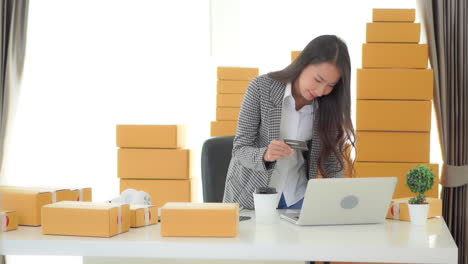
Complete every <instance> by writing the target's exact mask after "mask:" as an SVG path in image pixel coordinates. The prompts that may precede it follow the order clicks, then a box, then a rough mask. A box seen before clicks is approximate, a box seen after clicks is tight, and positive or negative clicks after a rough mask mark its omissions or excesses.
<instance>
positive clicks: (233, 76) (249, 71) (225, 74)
mask: <svg viewBox="0 0 468 264" xmlns="http://www.w3.org/2000/svg"><path fill="white" fill-rule="evenodd" d="M257 76H258V68H239V67H218V79H219V80H239V81H241V80H244V81H250V80H252V79H253V78H255V77H257Z"/></svg>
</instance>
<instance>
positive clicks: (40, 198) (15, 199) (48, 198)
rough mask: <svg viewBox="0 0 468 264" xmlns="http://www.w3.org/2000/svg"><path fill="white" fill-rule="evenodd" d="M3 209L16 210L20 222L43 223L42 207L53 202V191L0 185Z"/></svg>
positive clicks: (37, 224) (36, 224)
mask: <svg viewBox="0 0 468 264" xmlns="http://www.w3.org/2000/svg"><path fill="white" fill-rule="evenodd" d="M0 201H1V205H0V206H1V208H0V210H2V211H16V213H17V214H18V224H19V225H28V226H40V225H41V207H42V206H43V205H46V204H50V203H52V192H45V191H44V192H40V191H37V190H27V189H14V188H4V187H0Z"/></svg>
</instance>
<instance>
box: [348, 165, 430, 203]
mask: <svg viewBox="0 0 468 264" xmlns="http://www.w3.org/2000/svg"><path fill="white" fill-rule="evenodd" d="M418 165H421V163H392V162H356V163H354V171H355V177H357V178H368V177H397V178H398V182H397V186H396V188H395V193H394V194H393V199H397V198H404V197H410V196H412V195H414V194H413V193H412V192H411V190H410V189H409V187H408V186H406V175H407V174H408V172H409V171H410V170H411V169H412V168H416V167H417V166H418ZM422 165H426V166H428V167H429V168H431V169H432V172H433V173H434V175H435V176H436V177H435V178H434V180H435V182H434V186H433V187H432V189H430V190H429V191H427V192H426V196H427V197H432V198H437V197H439V164H437V163H433V164H432V163H431V164H429V163H423V164H422Z"/></svg>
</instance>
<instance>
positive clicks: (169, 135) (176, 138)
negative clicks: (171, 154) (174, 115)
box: [117, 125, 185, 148]
mask: <svg viewBox="0 0 468 264" xmlns="http://www.w3.org/2000/svg"><path fill="white" fill-rule="evenodd" d="M117 146H118V147H121V148H184V147H185V127H184V126H183V125H117Z"/></svg>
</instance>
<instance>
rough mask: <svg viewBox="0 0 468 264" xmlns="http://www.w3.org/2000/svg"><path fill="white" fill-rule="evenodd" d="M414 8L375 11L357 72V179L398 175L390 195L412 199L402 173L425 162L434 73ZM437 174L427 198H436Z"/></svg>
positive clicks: (435, 168)
mask: <svg viewBox="0 0 468 264" xmlns="http://www.w3.org/2000/svg"><path fill="white" fill-rule="evenodd" d="M414 19H415V10H414V9H374V10H373V23H368V24H367V32H366V33H367V34H366V36H367V40H366V43H365V44H363V49H362V56H363V57H362V64H363V68H362V69H358V70H357V117H356V128H357V137H358V143H357V159H356V161H357V162H356V163H355V169H356V177H390V176H393V177H395V176H396V177H398V185H397V187H396V190H395V194H394V197H393V198H403V197H411V196H414V194H413V193H412V192H411V191H410V189H409V188H408V187H407V186H406V174H407V173H408V172H409V170H410V169H411V168H414V167H416V166H417V165H418V164H424V165H427V166H429V167H430V168H431V169H432V170H433V172H434V174H435V175H438V169H439V168H438V164H429V154H430V129H431V106H432V102H431V100H432V91H433V71H432V69H427V66H428V46H427V44H418V43H419V36H420V24H417V23H414ZM438 184H439V181H438V177H436V182H435V184H434V187H433V189H431V190H430V191H428V192H427V193H426V195H427V196H428V197H434V198H437V197H438Z"/></svg>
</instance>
